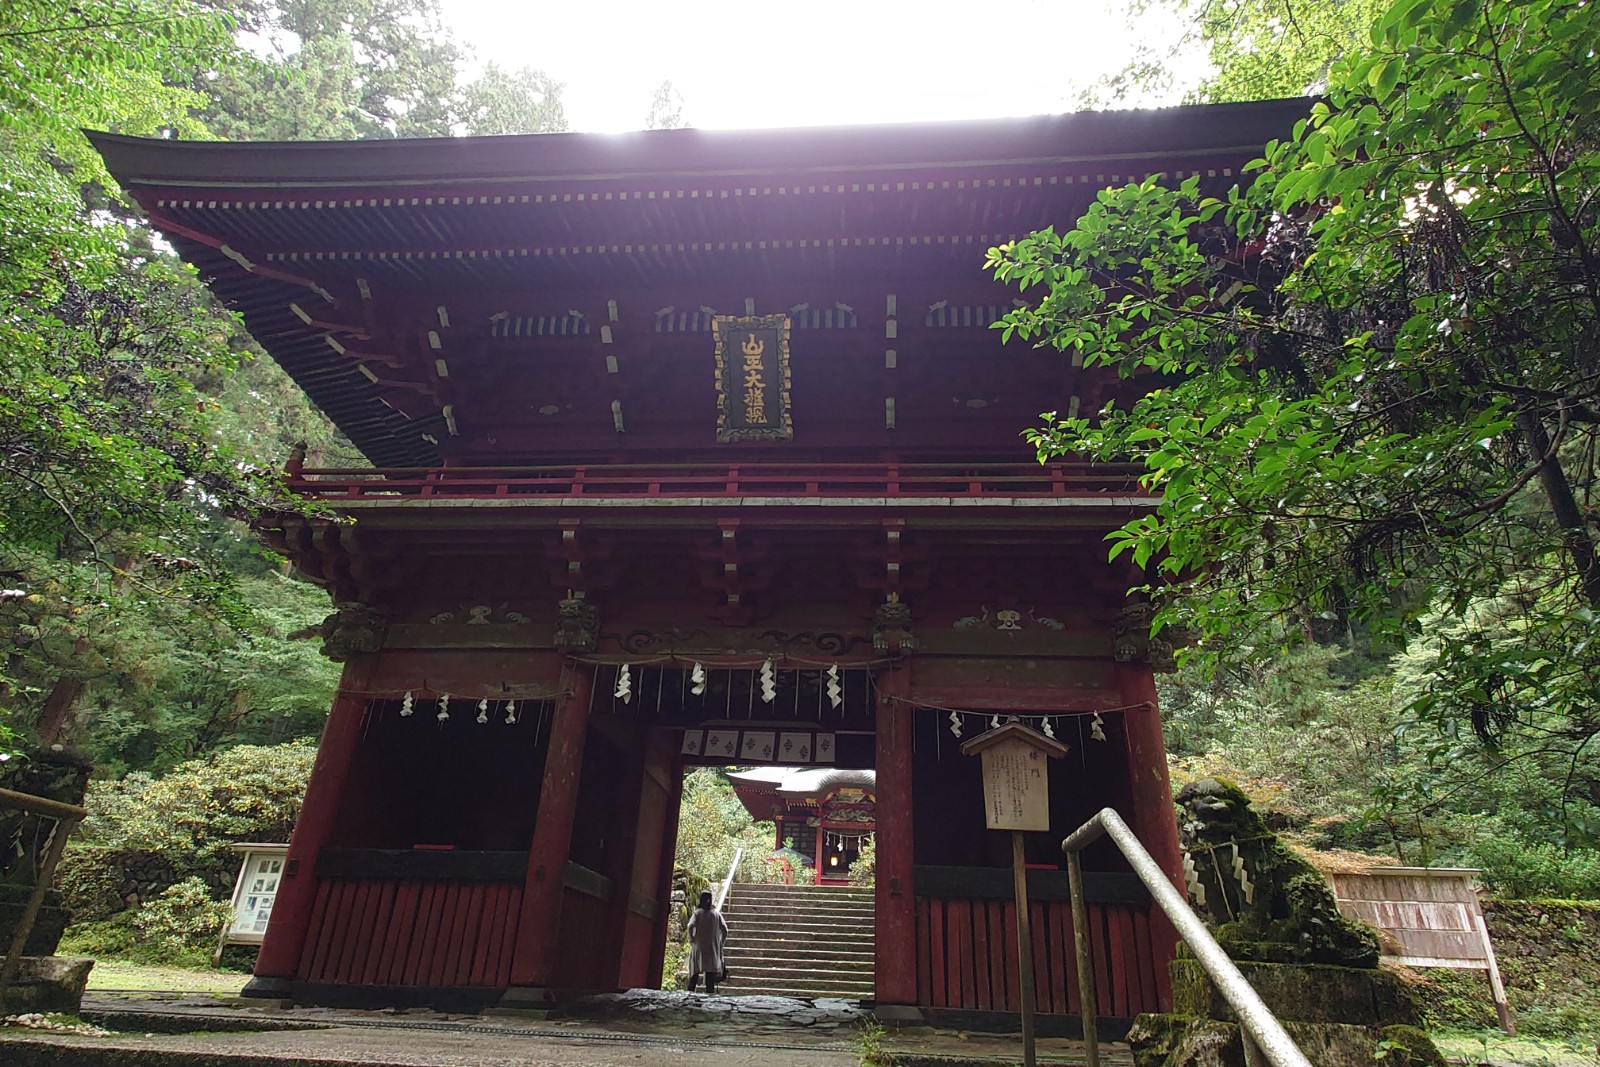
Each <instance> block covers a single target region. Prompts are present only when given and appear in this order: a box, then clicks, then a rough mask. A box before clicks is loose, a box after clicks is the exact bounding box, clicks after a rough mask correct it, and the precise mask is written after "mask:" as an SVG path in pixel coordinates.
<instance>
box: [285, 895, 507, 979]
mask: <svg viewBox="0 0 1600 1067" xmlns="http://www.w3.org/2000/svg"><path fill="white" fill-rule="evenodd" d="M521 907H522V887H521V886H520V885H510V884H504V883H494V882H472V883H467V882H425V881H413V880H370V879H359V880H357V879H350V880H344V879H330V880H324V881H323V882H322V883H321V884H320V885H318V886H317V899H316V903H315V905H314V906H313V909H312V913H311V925H310V927H309V929H308V930H307V932H306V941H305V947H304V948H303V949H302V951H301V956H300V968H299V974H300V979H301V980H302V981H306V982H314V983H330V984H352V985H378V986H385V985H387V986H431V987H445V986H505V985H507V984H509V982H510V972H511V947H512V945H513V944H515V942H516V934H517V918H518V915H519V914H520V910H521Z"/></svg>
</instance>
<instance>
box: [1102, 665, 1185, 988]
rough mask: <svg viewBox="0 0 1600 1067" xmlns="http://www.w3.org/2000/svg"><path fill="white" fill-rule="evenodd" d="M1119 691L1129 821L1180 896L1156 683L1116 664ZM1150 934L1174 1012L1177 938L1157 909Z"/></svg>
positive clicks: (1145, 669) (1159, 981)
mask: <svg viewBox="0 0 1600 1067" xmlns="http://www.w3.org/2000/svg"><path fill="white" fill-rule="evenodd" d="M1116 678H1117V689H1118V691H1119V692H1120V693H1121V695H1122V702H1123V703H1124V704H1127V705H1143V706H1142V707H1130V708H1129V709H1128V710H1127V711H1125V712H1124V713H1123V715H1122V724H1123V733H1124V734H1125V736H1126V737H1127V741H1128V792H1129V795H1130V796H1131V797H1132V800H1133V812H1132V813H1131V818H1130V819H1129V822H1131V823H1132V824H1133V832H1134V833H1135V834H1137V835H1138V836H1139V840H1140V841H1141V842H1143V843H1144V847H1145V848H1146V849H1148V850H1149V851H1150V855H1151V856H1153V857H1155V861H1156V862H1157V863H1159V864H1160V865H1161V869H1162V870H1163V871H1165V872H1166V875H1167V878H1168V879H1169V880H1170V881H1171V882H1172V884H1173V885H1175V886H1177V888H1178V891H1179V892H1180V893H1181V892H1184V891H1185V890H1184V882H1183V855H1182V852H1181V851H1180V850H1179V848H1178V817H1177V814H1176V812H1175V811H1174V809H1173V806H1172V782H1171V779H1170V778H1169V777H1168V775H1167V745H1166V740H1165V738H1163V737H1162V734H1161V710H1160V707H1159V705H1158V704H1157V700H1156V680H1155V675H1154V674H1153V673H1151V670H1150V666H1149V664H1145V663H1119V664H1117V671H1116ZM1150 935H1151V940H1152V941H1153V942H1154V943H1155V950H1156V957H1157V959H1156V985H1157V988H1158V992H1159V994H1160V999H1161V1004H1162V1006H1163V1007H1164V1008H1167V1009H1170V1008H1171V1007H1172V989H1171V983H1170V979H1169V976H1168V974H1167V967H1166V964H1167V961H1169V960H1171V959H1172V958H1173V956H1174V955H1176V953H1177V949H1178V935H1177V932H1176V931H1175V930H1173V928H1172V924H1171V923H1169V922H1168V921H1167V919H1166V916H1164V915H1162V914H1161V913H1160V911H1159V910H1157V909H1155V908H1154V907H1152V908H1151V914H1150Z"/></svg>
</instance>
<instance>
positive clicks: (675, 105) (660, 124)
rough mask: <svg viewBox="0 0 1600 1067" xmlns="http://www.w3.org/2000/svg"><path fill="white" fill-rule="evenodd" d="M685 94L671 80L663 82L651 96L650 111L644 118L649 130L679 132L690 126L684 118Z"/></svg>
mask: <svg viewBox="0 0 1600 1067" xmlns="http://www.w3.org/2000/svg"><path fill="white" fill-rule="evenodd" d="M683 106H684V105H683V94H682V93H680V92H679V91H678V87H677V86H676V85H673V84H672V82H671V80H663V81H662V83H661V84H660V85H658V86H656V89H655V92H654V93H652V94H651V95H650V110H649V111H648V112H647V113H646V114H645V117H644V128H645V129H647V130H679V129H682V128H683V127H685V126H687V125H689V120H688V119H686V118H684V117H683Z"/></svg>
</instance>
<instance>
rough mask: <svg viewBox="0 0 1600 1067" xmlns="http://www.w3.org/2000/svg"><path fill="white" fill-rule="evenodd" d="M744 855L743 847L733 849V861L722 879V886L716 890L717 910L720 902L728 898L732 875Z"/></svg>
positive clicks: (737, 870)
mask: <svg viewBox="0 0 1600 1067" xmlns="http://www.w3.org/2000/svg"><path fill="white" fill-rule="evenodd" d="M743 857H744V849H743V848H736V849H734V850H733V863H732V864H730V865H729V866H728V877H726V878H724V879H723V880H722V886H721V888H719V889H718V890H717V910H718V911H721V910H722V904H723V902H724V901H726V900H727V899H728V893H729V892H730V891H732V889H733V876H734V875H736V874H738V873H739V860H740V859H742V858H743Z"/></svg>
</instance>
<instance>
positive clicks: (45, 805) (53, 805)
mask: <svg viewBox="0 0 1600 1067" xmlns="http://www.w3.org/2000/svg"><path fill="white" fill-rule="evenodd" d="M0 793H4V794H5V797H4V801H5V803H6V804H7V805H8V806H11V807H16V808H20V809H21V810H22V811H26V812H32V813H34V814H39V815H46V816H50V817H53V818H54V819H55V820H56V828H55V833H53V834H52V835H51V836H50V847H49V849H47V850H46V851H45V855H44V862H43V863H41V864H40V865H39V869H38V870H37V871H35V872H34V883H33V892H32V893H30V894H28V904H27V907H25V908H23V910H22V918H21V920H20V921H18V923H17V929H16V932H15V933H14V934H12V936H11V944H10V945H8V946H7V947H6V958H5V963H4V964H3V965H0V993H4V992H5V991H6V990H7V989H8V988H10V986H11V983H12V981H13V980H14V979H15V978H16V977H17V969H18V968H19V967H21V966H22V953H23V951H24V950H25V949H26V948H27V947H28V937H29V936H30V935H31V934H32V933H33V924H34V923H35V922H37V921H38V919H39V911H40V909H42V908H43V907H44V898H45V894H47V893H48V892H50V883H51V881H53V880H54V878H55V875H56V864H57V863H58V862H60V860H61V851H62V850H63V849H64V848H66V847H67V838H68V837H71V836H72V831H73V829H74V828H76V827H77V825H78V823H79V822H80V821H81V820H82V819H83V818H84V817H85V816H86V815H87V814H88V812H86V811H85V810H84V809H83V808H80V807H78V806H77V805H76V804H63V803H61V802H60V801H57V800H51V799H49V798H48V797H36V796H33V795H32V794H29V793H13V792H12V791H11V790H9V789H0Z"/></svg>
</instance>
